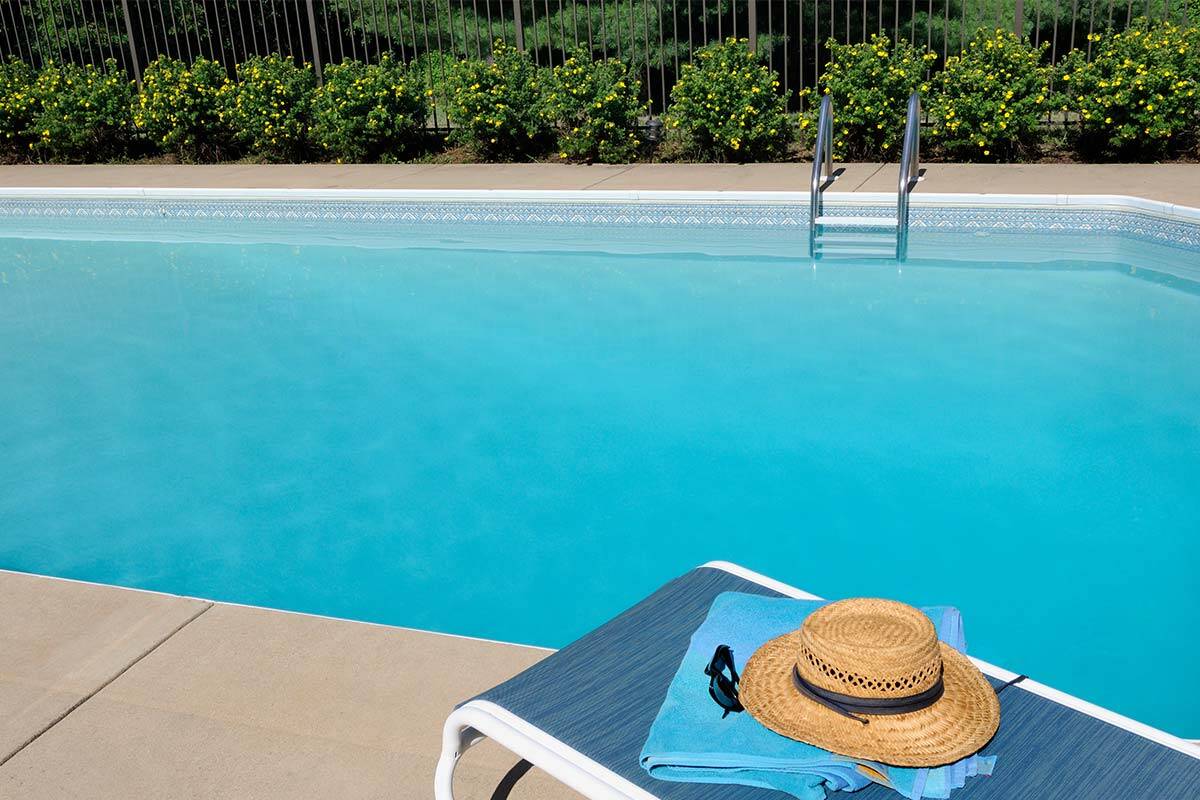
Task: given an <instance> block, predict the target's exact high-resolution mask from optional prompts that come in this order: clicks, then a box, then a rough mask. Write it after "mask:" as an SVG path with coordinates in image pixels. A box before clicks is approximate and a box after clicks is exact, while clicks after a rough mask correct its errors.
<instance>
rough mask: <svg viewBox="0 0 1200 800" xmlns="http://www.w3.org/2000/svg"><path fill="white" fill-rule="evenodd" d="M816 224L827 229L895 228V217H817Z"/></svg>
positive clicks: (896, 221) (896, 222)
mask: <svg viewBox="0 0 1200 800" xmlns="http://www.w3.org/2000/svg"><path fill="white" fill-rule="evenodd" d="M817 224H818V225H823V226H825V227H827V228H895V227H896V226H897V224H898V220H897V219H896V218H895V217H829V216H820V217H817Z"/></svg>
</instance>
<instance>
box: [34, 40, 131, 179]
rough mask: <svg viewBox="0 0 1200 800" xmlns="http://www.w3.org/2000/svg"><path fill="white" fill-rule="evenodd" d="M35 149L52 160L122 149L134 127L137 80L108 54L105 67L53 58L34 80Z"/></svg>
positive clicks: (92, 157)
mask: <svg viewBox="0 0 1200 800" xmlns="http://www.w3.org/2000/svg"><path fill="white" fill-rule="evenodd" d="M32 92H33V95H34V104H35V108H36V109H37V110H36V112H35V114H34V116H33V119H32V120H31V125H30V128H29V135H30V136H31V138H32V140H33V141H32V142H31V143H30V145H31V149H32V150H33V151H34V153H36V154H37V155H38V156H39V157H40V158H42V159H44V160H49V161H103V160H105V159H107V158H111V157H113V156H118V155H121V154H122V153H123V152H124V150H125V147H126V146H127V144H128V142H129V133H130V130H131V129H132V127H133V119H132V115H131V105H132V102H133V84H131V83H130V82H129V80H128V78H126V77H125V75H124V73H122V72H121V71H119V70H118V69H117V62H116V61H114V60H112V59H109V60H108V61H107V62H105V66H104V68H100V67H96V66H94V65H91V64H89V65H88V66H86V67H78V66H75V65H74V64H63V65H61V66H60V65H58V64H55V63H53V62H51V63H48V64H47V65H46V66H45V68H44V69H42V71H41V72H40V73H39V74H38V76H37V79H36V80H35V81H34V84H33V88H32Z"/></svg>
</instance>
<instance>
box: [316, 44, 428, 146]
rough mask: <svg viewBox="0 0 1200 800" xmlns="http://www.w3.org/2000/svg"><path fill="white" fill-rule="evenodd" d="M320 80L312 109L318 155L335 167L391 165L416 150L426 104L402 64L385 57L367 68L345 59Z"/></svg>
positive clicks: (360, 63)
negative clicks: (371, 163)
mask: <svg viewBox="0 0 1200 800" xmlns="http://www.w3.org/2000/svg"><path fill="white" fill-rule="evenodd" d="M324 77H325V82H324V85H322V86H321V87H320V88H318V89H317V92H316V95H315V96H314V99H313V111H312V141H313V145H314V146H315V147H316V149H317V152H318V153H320V154H321V155H322V156H324V157H326V158H332V159H334V160H335V161H337V162H338V163H341V162H344V161H356V162H365V161H380V160H384V161H392V160H395V159H397V158H400V157H401V156H403V155H404V154H405V152H406V151H410V150H412V149H413V148H414V147H415V146H416V143H417V141H418V139H419V134H420V133H421V131H422V130H423V129H424V127H425V118H426V117H427V116H428V114H429V104H428V103H427V102H426V96H425V92H424V90H423V89H422V88H421V86H420V85H419V84H418V83H417V82H416V81H414V80H411V79H410V78H409V76H408V73H407V71H406V70H405V69H404V65H403V64H397V63H396V62H394V61H392V60H391V59H389V58H388V57H387V56H384V57H383V59H381V60H380V62H379V63H378V64H371V65H367V64H364V63H362V62H361V61H343V62H342V63H341V64H331V65H329V66H327V67H326V68H325V76H324Z"/></svg>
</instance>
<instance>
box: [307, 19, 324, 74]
mask: <svg viewBox="0 0 1200 800" xmlns="http://www.w3.org/2000/svg"><path fill="white" fill-rule="evenodd" d="M304 10H305V11H306V12H308V40H309V43H310V44H311V45H312V54H313V71H315V72H316V74H317V85H318V86H321V85H323V84H324V83H325V72H324V70H323V69H322V66H321V45H320V44H319V43H318V42H317V15H316V12H315V10H314V9H313V0H304Z"/></svg>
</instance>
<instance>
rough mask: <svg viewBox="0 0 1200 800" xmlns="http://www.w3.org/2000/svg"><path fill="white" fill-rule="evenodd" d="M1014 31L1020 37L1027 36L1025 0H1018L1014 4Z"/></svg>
mask: <svg viewBox="0 0 1200 800" xmlns="http://www.w3.org/2000/svg"><path fill="white" fill-rule="evenodd" d="M1013 33H1015V34H1016V35H1017V38H1018V39H1020V38H1023V37H1024V36H1025V0H1017V2H1016V5H1014V6H1013Z"/></svg>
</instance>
